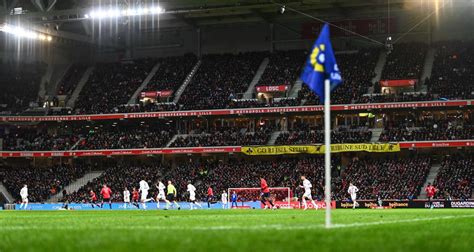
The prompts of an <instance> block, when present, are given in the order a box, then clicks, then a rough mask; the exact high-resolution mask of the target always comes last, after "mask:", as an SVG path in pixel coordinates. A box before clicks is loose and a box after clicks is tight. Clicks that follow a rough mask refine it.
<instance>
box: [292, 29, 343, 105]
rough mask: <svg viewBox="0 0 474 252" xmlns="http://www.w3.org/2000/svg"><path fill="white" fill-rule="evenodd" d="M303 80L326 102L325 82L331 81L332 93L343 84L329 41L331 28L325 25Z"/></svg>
mask: <svg viewBox="0 0 474 252" xmlns="http://www.w3.org/2000/svg"><path fill="white" fill-rule="evenodd" d="M301 80H302V81H303V82H304V83H306V84H307V85H308V86H309V88H310V89H311V90H312V91H313V92H315V93H316V94H318V95H319V97H320V99H321V102H324V81H325V80H329V82H330V84H331V91H332V90H333V89H334V88H335V87H337V86H338V85H339V84H341V82H342V77H341V72H340V71H339V68H338V67H337V63H336V58H335V57H334V52H333V50H332V46H331V40H330V39H329V26H328V24H324V26H323V29H322V30H321V33H320V34H319V37H318V39H316V42H315V43H314V45H313V48H312V50H311V53H310V55H309V56H308V60H307V61H306V65H305V67H304V69H303V73H302V74H301Z"/></svg>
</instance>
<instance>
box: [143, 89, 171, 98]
mask: <svg viewBox="0 0 474 252" xmlns="http://www.w3.org/2000/svg"><path fill="white" fill-rule="evenodd" d="M172 94H173V90H163V91H147V92H141V93H140V96H141V97H142V98H156V97H170V96H171V95H172Z"/></svg>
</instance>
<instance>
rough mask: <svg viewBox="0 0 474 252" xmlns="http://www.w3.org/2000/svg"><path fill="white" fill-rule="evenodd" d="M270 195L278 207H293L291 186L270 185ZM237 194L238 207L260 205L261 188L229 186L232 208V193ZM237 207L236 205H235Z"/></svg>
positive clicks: (229, 204) (229, 201) (229, 202)
mask: <svg viewBox="0 0 474 252" xmlns="http://www.w3.org/2000/svg"><path fill="white" fill-rule="evenodd" d="M269 189H270V195H271V196H270V197H271V199H273V202H274V203H275V206H277V207H278V208H291V197H292V196H293V195H292V193H291V190H290V188H289V187H270V188H269ZM234 192H235V193H236V194H237V208H251V206H250V204H251V203H253V205H255V204H259V205H260V199H261V196H260V194H261V189H260V188H258V187H257V188H252V187H251V188H229V189H227V195H228V196H227V197H228V199H227V204H228V205H227V207H228V208H232V194H233V193H234ZM234 208H235V206H234Z"/></svg>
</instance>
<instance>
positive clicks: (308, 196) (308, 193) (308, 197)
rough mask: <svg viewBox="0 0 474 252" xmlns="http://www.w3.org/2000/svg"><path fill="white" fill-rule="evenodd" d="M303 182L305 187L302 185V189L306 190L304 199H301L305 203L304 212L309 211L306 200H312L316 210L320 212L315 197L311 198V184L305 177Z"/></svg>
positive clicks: (302, 178)
mask: <svg viewBox="0 0 474 252" xmlns="http://www.w3.org/2000/svg"><path fill="white" fill-rule="evenodd" d="M301 181H303V185H300V188H304V194H303V197H301V201H303V206H304V210H306V209H308V204H306V200H310V201H311V203H312V204H313V207H314V209H316V210H318V204H316V202H314V200H313V197H312V196H311V187H313V185H311V182H309V180H308V179H306V177H305V176H301Z"/></svg>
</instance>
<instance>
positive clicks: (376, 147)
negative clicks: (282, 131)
mask: <svg viewBox="0 0 474 252" xmlns="http://www.w3.org/2000/svg"><path fill="white" fill-rule="evenodd" d="M241 150H242V153H244V154H246V155H251V156H258V155H285V154H324V152H325V147H324V145H293V146H290V145H282V146H254V147H252V146H244V147H242V148H241ZM355 151H366V152H399V151H400V144H398V143H386V144H379V143H372V144H331V152H332V153H338V152H355Z"/></svg>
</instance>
